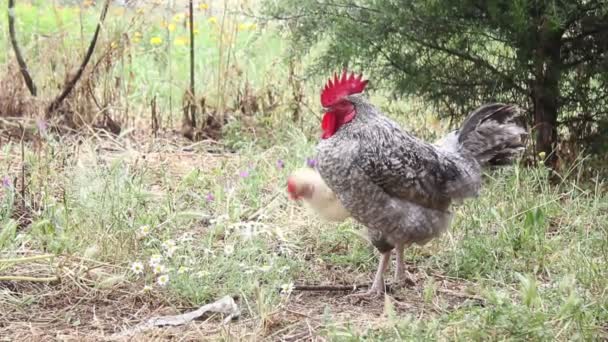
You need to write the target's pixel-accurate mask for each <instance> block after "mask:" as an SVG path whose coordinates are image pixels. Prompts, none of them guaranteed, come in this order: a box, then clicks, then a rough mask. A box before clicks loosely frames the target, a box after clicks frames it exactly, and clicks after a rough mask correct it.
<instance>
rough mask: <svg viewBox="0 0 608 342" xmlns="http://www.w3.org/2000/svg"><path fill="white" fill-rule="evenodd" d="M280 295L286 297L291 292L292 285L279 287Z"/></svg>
mask: <svg viewBox="0 0 608 342" xmlns="http://www.w3.org/2000/svg"><path fill="white" fill-rule="evenodd" d="M281 290H282V291H281V294H282V295H286V296H288V295H289V294H291V291H293V283H289V284H283V285H281Z"/></svg>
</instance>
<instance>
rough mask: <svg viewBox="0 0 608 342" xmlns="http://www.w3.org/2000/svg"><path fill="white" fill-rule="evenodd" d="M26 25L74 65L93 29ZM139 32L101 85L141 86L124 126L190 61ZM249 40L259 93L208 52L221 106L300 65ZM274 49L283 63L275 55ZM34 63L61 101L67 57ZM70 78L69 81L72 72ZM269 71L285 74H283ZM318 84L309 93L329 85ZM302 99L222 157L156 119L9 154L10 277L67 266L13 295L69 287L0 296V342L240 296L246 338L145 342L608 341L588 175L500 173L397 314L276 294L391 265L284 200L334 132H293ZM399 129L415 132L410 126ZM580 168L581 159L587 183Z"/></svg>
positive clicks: (423, 261) (418, 270) (319, 297)
mask: <svg viewBox="0 0 608 342" xmlns="http://www.w3.org/2000/svg"><path fill="white" fill-rule="evenodd" d="M1 4H2V2H0V5H1ZM4 4H5V2H4ZM2 6H4V5H2ZM20 6H22V8H21V9H20V10H19V12H18V13H19V15H18V16H19V17H20V18H23V19H21V20H23V21H22V22H21V24H20V25H21V26H20V27H19V30H18V32H21V34H22V37H24V41H23V44H24V46H27V47H29V51H32V50H31V49H33V48H34V46H35V41H36V40H35V39H34V38H35V37H36V36H37V34H38V33H37V32H38V31H36V30H39V31H45V32H52V31H53V30H55V29H56V31H54V32H55V33H53V35H51V38H49V39H59V38H58V36H61V37H62V38H61V39H62V40H63V41H64V42H65V45H64V47H62V48H61V49H65V50H61V51H62V52H61V54H65V55H66V56H69V55H71V54H72V53H75V52H74V51H76V50H78V49H79V46H78V43H77V42H78V39H77V38H78V37H79V35H78V34H79V33H78V32H77V30H71V29H69V27H70V25H68V24H64V26H63V27H60V28H57V27H58V26H57V25H58V24H57V23H56V21H55V20H56V17H60V18H62V21H63V22H64V23H69V22H73V21H74V20H75V18H78V17H79V16H78V15H77V14H78V13H80V12H77V11H75V10H74V9H69V8H63V9H58V10H57V12H55V11H40V13H42V14H43V16H42V17H41V18H40V19H39V23H38V24H36V25H33V26H31V25H30V24H27V23H35V22H36V21H35V20H34V19H33V18H35V16H34V14H32V11H31V10H28V9H27V6H26V5H20ZM40 6H41V5H40ZM43 8H45V9H48V8H50V7H43ZM57 13H60V14H57ZM84 13H87V14H86V15H85V16H84V22H85V23H87V24H85V25H84V26H83V27H84V28H85V31H90V29H91V28H92V27H93V26H94V23H95V20H96V19H95V18H96V16H97V13H96V12H95V11H94V10H93V9H86V11H85V12H84ZM146 13H147V12H146ZM154 13H156V12H154ZM133 15H134V16H135V17H137V16H138V15H139V14H138V13H137V12H134V13H133ZM205 15H207V14H205ZM28 16H29V17H28ZM45 16H47V17H45ZM140 17H141V18H140V19H141V20H143V19H144V18H145V19H146V20H148V21H149V22H156V23H157V26H152V25H150V26H146V25H143V24H137V25H139V26H137V25H136V26H133V27H131V26H129V24H128V22H130V20H131V19H132V18H131V17H128V16H125V17H119V16H118V15H116V14H115V15H114V16H112V17H109V18H108V20H109V23H108V25H109V26H108V27H109V28H108V29H107V30H106V31H105V32H106V33H105V35H104V38H103V39H105V40H104V42H105V43H106V44H111V42H112V39H113V38H115V36H114V35H113V34H112V32H120V31H121V30H127V32H128V33H129V34H130V35H133V37H135V34H134V32H141V33H142V34H141V38H140V39H141V40H140V44H141V45H133V46H129V49H133V50H132V51H131V53H132V56H131V58H130V59H129V60H130V61H129V62H128V63H127V62H125V64H124V68H123V67H122V66H121V64H120V63H115V64H113V66H112V68H111V70H110V71H109V72H108V73H107V74H103V76H102V77H103V78H107V79H111V78H112V77H114V76H116V75H117V74H121V73H133V79H132V80H131V81H130V83H129V86H125V88H124V90H123V92H121V93H120V94H119V96H117V97H116V106H115V107H113V108H114V109H113V110H114V112H115V113H117V115H119V116H120V115H123V114H124V111H125V110H126V108H127V107H126V105H125V104H126V103H131V105H132V107H131V108H132V109H131V110H133V111H136V109H137V110H142V111H143V110H144V109H146V108H147V107H146V106H147V103H148V101H149V100H150V98H151V97H152V96H154V95H155V94H156V95H157V96H158V98H159V101H160V103H161V104H162V106H163V108H164V115H167V114H168V111H169V110H168V109H167V108H169V106H170V105H171V101H172V100H171V98H172V96H173V95H171V94H178V91H183V89H185V87H186V82H187V79H188V77H187V62H186V60H187V59H186V56H187V54H186V52H185V50H184V49H185V47H182V46H179V45H178V46H175V44H172V45H171V48H170V49H164V48H165V47H166V46H164V45H160V46H152V45H150V44H149V42H150V39H151V38H152V37H166V36H164V34H166V33H167V32H166V31H162V30H161V27H160V26H158V25H159V24H158V23H159V22H160V21H155V20H162V19H161V18H162V17H163V16H162V15H158V17H154V16H153V15H140ZM28 18H29V19H28ZM45 18H46V19H45ZM54 18H55V19H54ZM125 18H126V19H125ZM205 18H206V17H205ZM127 19H128V20H127ZM140 19H138V20H140ZM2 20H5V19H2ZM27 20H30V22H28V21H27ZM32 20H33V21H32ZM235 20H236V19H235ZM142 22H146V21H142ZM142 25H143V26H142ZM205 25H211V23H209V21H208V19H205V21H202V22H201V32H204V31H205V30H208V31H209V32H212V31H211V29H210V28H209V27H207V26H205ZM236 25H237V26H236V27H237V28H238V21H237V22H236ZM5 26H6V25H5V23H4V22H0V27H2V29H5ZM74 27H77V26H74ZM144 27H148V28H149V30H147V31H145V32H144V31H143V30H142V28H144ZM28 30H29V31H28ZM177 30H181V28H180V29H178V28H177V26H176V28H175V31H177ZM175 31H174V32H175ZM66 32H67V33H66ZM180 32H181V31H180ZM180 32H176V33H175V34H176V35H178V34H181V33H180ZM247 32H249V31H247ZM64 33H66V34H64ZM246 34H247V35H251V36H246ZM246 34H245V33H243V36H240V35H239V36H237V37H240V38H239V39H241V38H242V40H239V42H238V43H236V44H235V45H234V49H233V50H232V51H233V52H232V53H234V54H235V55H234V56H233V57H232V59H225V60H223V61H224V62H225V64H224V65H225V66H228V65H238V67H239V68H242V70H244V72H243V74H244V75H245V76H243V75H242V76H235V75H232V74H228V73H226V70H229V69H230V67H228V68H224V67H221V66H220V64H222V63H224V62H221V63H220V61H221V59H219V50H220V49H221V47H219V45H217V42H215V43H214V41H213V38H212V37H213V36H212V35H204V34H202V33H201V34H200V35H199V36H198V38H197V39H200V42H199V41H197V44H198V43H200V45H197V46H199V47H200V48H199V50H197V53H198V51H200V55H201V63H200V64H198V68H199V70H198V72H197V75H200V78H199V79H200V80H201V82H200V84H201V88H200V92H201V94H204V96H207V97H209V98H214V97H215V98H216V97H217V95H218V94H219V93H218V91H219V92H223V94H224V95H225V99H226V103H231V102H232V101H236V100H235V99H236V97H237V94H238V93H239V91H238V90H239V89H241V90H242V89H243V88H242V84H243V83H240V82H244V81H245V80H247V81H248V82H249V81H250V82H252V84H253V87H254V89H255V91H256V95H255V97H256V98H260V97H261V96H260V95H259V93H261V92H265V91H267V90H268V89H269V87H270V86H269V85H271V86H272V87H276V88H277V89H281V87H283V88H285V87H284V86H285V85H286V84H287V83H285V82H286V81H285V80H286V79H287V73H288V65H286V64H285V63H286V62H285V61H283V60H282V59H281V51H282V48H281V46H283V42H282V40H281V39H280V35H279V34H278V33H275V32H273V31H272V29H271V28H268V29H265V30H251V32H249V33H246ZM28 35H29V36H30V38H29V40H28V38H27V37H28ZM85 36H86V35H85ZM254 36H255V37H254ZM4 37H6V35H4ZM254 38H257V39H254ZM163 42H167V39H165V38H163ZM268 42H272V44H274V45H272V44H271V45H269V46H271V47H273V48H268V49H265V50H263V49H261V48H260V46H266V45H264V44H267V43H268ZM274 47H276V50H277V51H274ZM41 51H44V50H41ZM167 52H168V53H169V55H167ZM240 54H242V55H240ZM58 55H59V54H58ZM6 56H8V57H10V56H11V55H9V54H7V55H6ZM53 56H54V55H53ZM169 56H171V57H170V58H169ZM213 56H218V59H217V60H214V57H213ZM55 57H56V58H59V57H58V56H54V57H53V58H55ZM245 57H247V58H245ZM30 59H31V60H32V61H33V62H32V63H31V65H32V66H34V65H36V67H35V68H36V69H35V70H36V72H35V74H36V75H38V76H37V77H38V79H37V81H38V82H39V83H40V84H44V85H45V87H44V88H43V90H44V92H45V93H46V94H52V88H53V85H54V84H56V83H57V82H59V81H58V80H57V79H55V77H54V76H53V75H54V74H53V73H51V72H50V69H47V68H50V66H49V65H50V64H52V63H51V61H50V60H51V59H52V58H49V60H47V61H43V60H42V59H39V58H33V57H31V58H30ZM169 59H171V64H170V66H168V63H169V62H168V60H169ZM245 59H246V60H245ZM60 60H61V59H57V60H56V61H60ZM77 60H78V59H76V61H77ZM126 60H128V59H126V58H125V61H126ZM230 60H232V62H230ZM34 61H36V62H40V63H34ZM226 61H228V62H226ZM4 62H6V60H3V61H2V63H4ZM64 62H65V63H67V64H70V63H76V62H75V61H73V60H69V61H67V62H66V61H64ZM275 62H276V63H275ZM47 63H48V65H47ZM62 63H63V62H62ZM62 63H60V62H57V66H58V67H60V68H63V67H65V66H66V65H67V64H65V63H63V64H62ZM74 65H75V64H74ZM210 70H211V71H210ZM268 70H274V72H273V73H272V74H270V75H269V74H268ZM122 75H124V74H122ZM170 79H171V80H173V81H172V82H168V80H170ZM309 83H310V84H308V85H307V86H306V87H315V85H316V83H314V82H313V81H312V80H311V81H309ZM218 84H220V87H219V88H218ZM221 84H227V85H230V84H232V86H227V87H226V88H222V86H221ZM239 84H240V85H239ZM96 89H97V90H98V91H99V92H100V93H101V92H103V90H104V89H106V86H105V85H103V82H100V84H99V85H98V88H96ZM218 89H219V90H218ZM290 92H291V89H289V88H285V89H282V91H279V92H278V93H277V96H278V97H279V99H280V100H277V101H279V102H280V103H281V104H280V105H279V106H277V107H275V108H273V109H272V110H268V112H264V111H263V110H260V111H261V113H255V116H254V119H253V121H254V123H253V124H252V125H247V124H246V123H245V122H244V120H243V118H244V117H245V116H244V115H243V113H239V112H236V111H235V112H234V113H233V118H234V119H233V120H232V121H231V122H230V123H229V124H228V126H227V127H225V137H224V140H222V141H220V142H214V141H204V142H198V143H192V142H190V141H186V140H185V139H182V138H181V137H179V136H177V135H176V134H174V133H172V132H171V131H170V130H166V131H163V132H161V134H159V135H158V136H156V137H155V136H153V135H152V134H151V133H150V131H149V129H147V128H146V127H142V126H145V125H137V124H136V123H135V122H137V120H144V119H143V118H142V117H143V115H141V114H133V115H134V119H133V121H134V122H132V121H125V122H123V124H124V126H125V127H129V128H130V127H134V128H136V129H135V130H134V131H127V133H123V134H122V135H119V136H114V137H110V136H106V135H103V134H100V133H96V134H90V132H88V131H85V132H86V133H87V134H82V133H81V134H78V135H68V136H59V135H56V134H54V133H52V132H45V131H44V130H40V131H36V132H35V135H34V138H33V139H32V140H30V141H28V142H26V143H25V144H24V154H23V156H22V155H21V145H20V142H19V140H18V139H17V140H15V139H12V140H10V141H9V140H6V139H3V140H2V142H3V145H2V146H1V147H0V151H1V154H0V177H3V185H2V188H1V189H0V248H1V252H0V259H2V260H5V259H8V258H19V257H22V256H25V255H40V254H49V255H53V256H54V257H53V258H50V259H42V260H35V261H30V262H27V263H25V262H23V263H8V262H3V261H0V277H1V276H30V277H48V276H57V277H59V278H60V281H59V282H41V283H38V282H20V281H0V336H3V337H5V336H6V337H7V338H8V339H10V340H20V339H25V338H32V337H34V338H36V337H38V338H43V337H47V338H61V336H64V337H65V336H70V337H72V338H75V339H79V338H84V337H85V336H87V337H88V338H92V339H104V338H106V337H107V336H109V335H111V334H113V333H115V332H119V331H121V329H122V328H123V327H125V326H132V325H134V324H136V323H138V322H139V321H143V320H145V319H147V318H149V317H151V316H155V315H159V314H172V313H178V312H183V311H186V310H189V309H191V308H193V307H197V306H200V305H202V304H205V303H208V302H210V301H213V300H215V299H218V298H220V297H221V296H224V295H230V296H235V297H238V302H239V306H240V307H241V310H242V311H243V315H242V317H241V319H239V320H238V321H234V322H232V323H231V324H229V325H227V326H225V327H218V326H219V325H220V323H219V322H220V320H219V319H216V318H214V317H211V318H210V319H209V320H206V321H203V322H196V323H193V324H191V325H189V326H187V327H176V328H162V329H158V330H154V331H149V332H146V333H142V334H141V336H140V337H139V338H140V339H142V340H145V339H151V338H176V339H177V338H187V339H193V340H196V339H202V338H205V339H212V338H214V339H226V340H232V339H239V338H242V339H278V338H291V339H304V338H308V337H312V336H316V337H322V338H326V339H329V340H378V339H383V340H467V341H468V340H539V341H543V340H602V339H606V338H608V330H607V329H608V326H607V325H606V322H608V309H607V308H608V296H606V291H607V289H608V287H607V285H606V281H605V280H606V279H608V225H606V223H605V222H606V220H607V219H608V198H607V193H606V184H605V183H604V182H603V180H601V179H587V180H581V179H578V178H577V177H576V175H577V173H576V172H572V173H571V174H570V176H568V177H567V178H566V179H564V181H563V183H562V184H560V185H558V186H549V185H548V181H547V178H548V174H547V171H546V170H545V169H544V168H542V167H540V166H539V167H530V168H526V167H523V166H519V165H518V166H515V167H512V168H507V169H502V170H497V171H490V172H488V173H487V175H486V182H485V187H484V189H483V192H482V194H481V196H480V197H479V198H478V199H476V200H470V201H467V202H465V203H464V204H463V205H460V206H457V207H455V209H454V210H455V212H456V218H455V220H454V222H453V225H452V227H451V229H450V230H449V231H448V233H447V234H446V235H444V236H443V237H442V238H440V239H437V240H435V241H433V242H432V243H431V244H429V245H427V246H425V247H424V248H418V247H412V248H411V249H410V250H408V251H407V252H406V260H407V263H408V268H409V271H410V272H412V273H413V274H414V277H415V279H416V285H415V286H413V287H407V288H403V289H399V290H397V291H396V292H394V293H391V294H390V295H389V296H388V297H387V298H386V300H385V301H382V300H379V301H376V302H372V303H363V304H361V303H351V302H350V301H348V300H346V299H345V298H344V295H343V294H342V293H318V294H317V293H301V292H298V291H293V292H289V291H284V292H280V291H279V289H281V288H283V289H289V286H290V285H291V284H294V283H297V284H302V283H306V284H320V283H322V284H354V283H362V282H368V281H370V279H371V277H372V275H373V272H374V268H375V266H376V262H377V256H376V253H375V252H374V250H373V248H372V247H371V246H370V244H369V243H367V242H366V241H365V240H364V239H363V238H362V237H361V236H360V230H361V227H360V226H358V225H357V224H356V223H354V222H350V221H349V222H346V223H342V224H329V223H325V222H322V221H320V220H318V219H317V218H316V217H315V216H314V215H312V214H310V213H308V212H306V211H305V210H304V209H303V208H302V207H300V206H299V205H297V204H296V203H293V202H291V201H289V200H288V199H287V196H285V189H284V182H285V178H286V176H287V175H288V174H289V172H290V171H291V170H293V169H294V168H296V167H300V166H302V165H304V164H305V160H306V158H307V157H309V156H311V155H312V153H313V150H314V144H315V142H316V136H315V135H314V134H316V133H311V132H315V129H316V128H317V125H318V122H317V121H316V119H315V118H314V116H313V115H308V114H307V115H306V118H305V119H304V120H303V122H298V123H291V122H290V120H289V116H290V112H288V111H287V110H286V109H287V108H289V99H290V97H289V96H290V95H289V94H290ZM373 95H374V96H373V97H372V98H373V100H374V102H375V103H378V104H379V105H381V106H382V108H383V109H385V110H386V111H387V112H389V113H390V114H391V115H395V116H397V117H398V119H399V120H400V121H401V122H402V123H404V124H407V125H408V126H411V128H412V130H413V131H414V132H416V134H419V135H421V136H424V137H426V138H429V139H434V138H435V137H437V136H438V135H440V134H441V133H442V132H445V129H446V127H445V123H441V122H438V121H436V119H434V118H433V116H432V115H431V114H426V113H424V112H422V111H420V110H418V108H419V106H418V105H417V104H416V103H414V102H408V103H387V102H386V101H385V100H384V101H382V94H379V93H376V94H373ZM175 96H177V95H175ZM180 96H181V95H180ZM315 96H316V94H315V93H312V92H308V91H307V101H310V102H311V103H314V102H315V101H316V100H314V99H315V98H316V97H315ZM128 101H131V102H128ZM218 106H221V104H217V103H214V104H213V107H214V108H217V107H218ZM229 107H230V106H227V107H226V108H227V110H228V111H231V109H230V108H229ZM134 108H135V109H134ZM403 113H407V114H408V115H399V114H403ZM169 127H170V126H169ZM22 166H23V167H24V169H23V170H24V176H25V177H24V178H25V179H26V184H27V187H26V191H25V198H22V194H21V189H22V183H21V167H22ZM584 167H586V164H585V161H584V160H583V161H581V162H580V163H579V164H578V165H576V166H575V167H574V168H573V170H574V171H576V170H577V169H579V168H584ZM159 256H160V257H159ZM159 258H160V261H158V259H159ZM153 259H155V260H157V261H156V264H158V263H160V264H162V265H163V266H164V271H163V272H160V274H165V275H167V276H168V283H167V284H166V285H164V286H163V285H160V284H158V280H159V274H155V273H154V267H153V266H151V265H150V261H152V260H153ZM136 263H141V264H142V265H143V266H144V269H143V272H142V274H136V272H133V270H132V267H133V265H134V264H136Z"/></svg>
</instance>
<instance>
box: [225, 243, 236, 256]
mask: <svg viewBox="0 0 608 342" xmlns="http://www.w3.org/2000/svg"><path fill="white" fill-rule="evenodd" d="M232 253H234V246H233V245H226V246H224V254H226V255H232Z"/></svg>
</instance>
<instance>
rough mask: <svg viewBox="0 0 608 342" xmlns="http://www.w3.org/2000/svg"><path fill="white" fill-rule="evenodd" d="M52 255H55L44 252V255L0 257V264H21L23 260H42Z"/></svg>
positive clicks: (52, 256)
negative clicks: (12, 257)
mask: <svg viewBox="0 0 608 342" xmlns="http://www.w3.org/2000/svg"><path fill="white" fill-rule="evenodd" d="M54 257H55V255H53V254H44V255H34V256H30V257H23V258H14V259H0V265H1V264H21V263H24V262H29V261H35V260H42V259H51V258H54Z"/></svg>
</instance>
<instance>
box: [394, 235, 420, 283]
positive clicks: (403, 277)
mask: <svg viewBox="0 0 608 342" xmlns="http://www.w3.org/2000/svg"><path fill="white" fill-rule="evenodd" d="M404 250H405V245H404V244H400V245H397V246H396V247H395V252H396V253H397V260H396V263H397V265H396V266H397V267H395V279H394V281H395V285H398V284H402V283H408V284H410V285H414V284H415V282H414V280H413V279H412V275H411V274H410V273H409V272H408V271H406V270H405V264H404V263H403V251H404Z"/></svg>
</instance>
